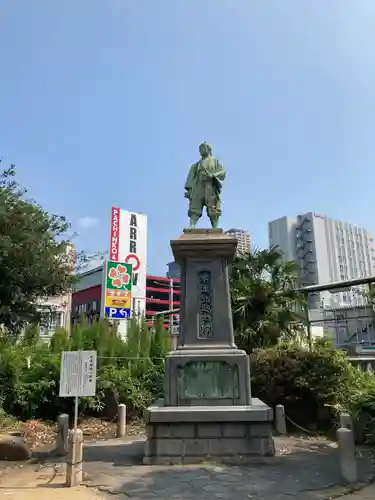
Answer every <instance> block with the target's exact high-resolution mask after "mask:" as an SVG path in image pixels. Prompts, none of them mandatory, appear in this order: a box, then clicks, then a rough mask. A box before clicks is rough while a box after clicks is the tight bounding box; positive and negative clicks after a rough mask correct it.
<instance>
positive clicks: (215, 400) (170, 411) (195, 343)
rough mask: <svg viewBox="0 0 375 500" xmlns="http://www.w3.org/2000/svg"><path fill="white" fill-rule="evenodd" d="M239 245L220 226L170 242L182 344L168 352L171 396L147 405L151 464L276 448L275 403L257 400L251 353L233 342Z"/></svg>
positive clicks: (241, 456)
mask: <svg viewBox="0 0 375 500" xmlns="http://www.w3.org/2000/svg"><path fill="white" fill-rule="evenodd" d="M236 246H237V240H236V239H235V238H232V237H231V236H229V235H227V234H224V233H223V231H222V230H221V229H212V230H199V229H195V230H186V231H184V234H183V235H182V236H181V237H180V238H179V239H178V240H175V241H172V242H171V247H172V251H173V254H174V258H175V260H176V261H177V262H178V263H179V264H180V266H181V296H180V336H179V345H178V346H177V349H176V350H175V351H172V352H171V353H170V354H169V355H168V356H167V358H166V373H165V394H164V401H163V402H162V403H161V404H160V405H159V406H153V407H151V408H149V409H148V410H147V412H146V421H147V444H146V450H145V456H144V463H145V464H165V463H192V462H193V463H196V462H203V461H205V460H207V459H208V458H211V459H219V460H221V461H223V460H224V461H233V462H236V463H237V462H238V461H242V462H243V461H246V460H247V459H248V458H250V457H254V456H272V455H274V454H275V450H274V445H273V440H272V423H273V414H272V409H271V408H269V407H268V406H267V405H265V404H264V403H263V402H262V401H259V400H258V399H254V400H252V399H251V390H250V365H249V358H248V356H247V354H246V353H245V352H244V351H242V350H240V349H238V348H237V347H236V345H235V343H234V335H233V323H232V312H231V304H230V290H229V279H228V263H229V262H230V261H231V260H232V258H233V256H234V253H235V250H236Z"/></svg>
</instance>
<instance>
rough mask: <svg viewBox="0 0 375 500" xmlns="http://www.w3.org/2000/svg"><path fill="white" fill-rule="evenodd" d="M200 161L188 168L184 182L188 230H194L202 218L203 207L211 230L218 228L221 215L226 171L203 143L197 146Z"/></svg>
mask: <svg viewBox="0 0 375 500" xmlns="http://www.w3.org/2000/svg"><path fill="white" fill-rule="evenodd" d="M199 153H200V155H201V159H200V160H199V161H198V162H197V163H194V165H192V166H191V167H190V170H189V174H188V176H187V179H186V182H185V197H186V198H188V199H189V210H188V216H189V217H190V228H191V229H193V228H195V225H196V223H197V222H198V220H199V219H200V218H201V217H202V211H203V207H206V212H207V215H208V217H209V219H210V221H211V226H212V227H213V228H217V227H218V223H219V218H220V215H221V191H222V188H223V181H224V179H225V176H226V171H225V169H224V167H223V166H222V165H221V164H220V162H219V161H218V160H217V159H216V158H214V157H213V156H212V149H211V147H210V146H209V145H208V144H207V143H206V142H204V143H203V144H201V145H200V146H199Z"/></svg>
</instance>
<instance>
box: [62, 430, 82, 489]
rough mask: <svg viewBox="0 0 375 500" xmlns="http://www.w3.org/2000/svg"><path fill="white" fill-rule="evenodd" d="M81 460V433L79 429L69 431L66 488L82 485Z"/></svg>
mask: <svg viewBox="0 0 375 500" xmlns="http://www.w3.org/2000/svg"><path fill="white" fill-rule="evenodd" d="M82 460H83V432H82V431H81V430H80V429H77V430H71V431H70V432H69V439H68V460H67V468H66V486H79V485H80V484H81V483H82V478H83V471H82Z"/></svg>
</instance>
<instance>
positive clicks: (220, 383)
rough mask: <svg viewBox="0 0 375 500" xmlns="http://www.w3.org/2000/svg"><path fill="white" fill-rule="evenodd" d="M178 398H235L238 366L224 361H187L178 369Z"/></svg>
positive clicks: (236, 395) (237, 394) (237, 395)
mask: <svg viewBox="0 0 375 500" xmlns="http://www.w3.org/2000/svg"><path fill="white" fill-rule="evenodd" d="M177 386H178V398H179V399H180V400H183V399H237V398H238V397H239V389H238V367H237V366H234V367H232V366H231V365H229V364H228V363H226V362H225V361H189V362H188V363H186V365H184V366H182V367H180V368H179V370H178V381H177Z"/></svg>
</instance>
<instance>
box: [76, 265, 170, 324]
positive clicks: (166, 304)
mask: <svg viewBox="0 0 375 500" xmlns="http://www.w3.org/2000/svg"><path fill="white" fill-rule="evenodd" d="M101 299H102V267H99V268H96V269H93V270H92V271H88V272H87V273H83V274H82V275H81V276H80V279H79V281H78V283H77V284H76V290H75V291H74V292H73V295H72V322H73V323H75V322H77V321H79V319H80V318H81V317H82V316H85V317H86V318H87V320H88V321H89V322H92V321H94V320H96V319H99V318H100V311H101ZM179 307H180V280H179V279H170V278H166V277H164V276H147V281H146V319H148V320H150V321H151V320H152V317H153V316H154V315H155V314H156V313H160V312H163V311H168V310H170V309H177V308H179ZM168 320H169V318H168V316H167V315H166V316H165V324H167V323H168Z"/></svg>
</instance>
